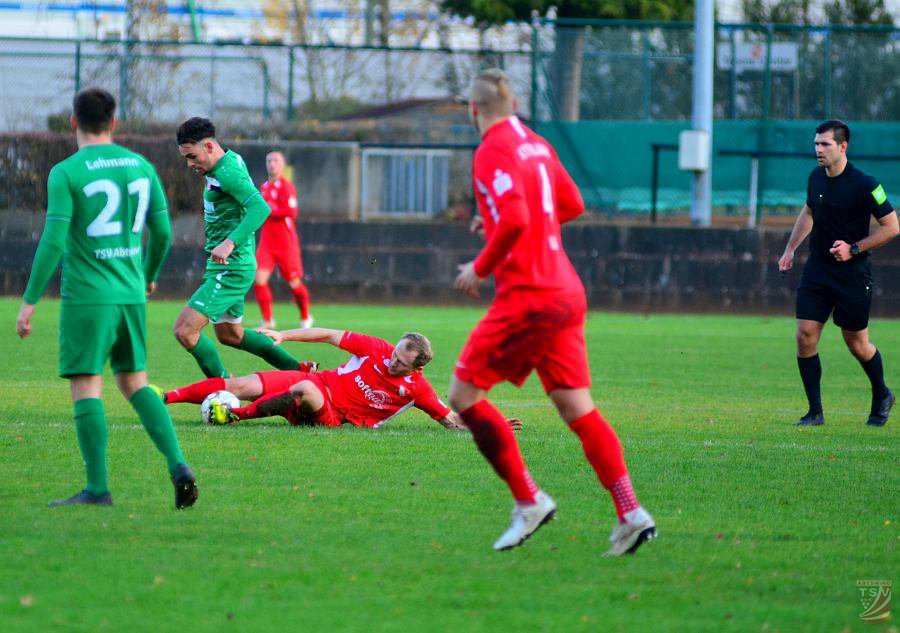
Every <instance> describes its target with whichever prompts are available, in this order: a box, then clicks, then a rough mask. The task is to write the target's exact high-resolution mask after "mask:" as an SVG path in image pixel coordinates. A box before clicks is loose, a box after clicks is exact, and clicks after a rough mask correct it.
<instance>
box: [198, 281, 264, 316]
mask: <svg viewBox="0 0 900 633" xmlns="http://www.w3.org/2000/svg"><path fill="white" fill-rule="evenodd" d="M255 278H256V270H207V271H206V272H205V273H204V274H203V284H201V286H200V287H199V288H197V292H195V293H194V294H193V296H192V297H191V298H190V299H188V306H189V307H191V308H193V309H194V310H196V311H197V312H199V313H200V314H202V315H203V316H205V317H206V318H207V319H209V320H210V321H212V322H213V323H240V322H241V320H243V318H244V298H245V297H246V296H247V292H248V291H249V290H250V287H251V286H252V285H253V280H254V279H255Z"/></svg>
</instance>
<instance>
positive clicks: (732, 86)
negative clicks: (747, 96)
mask: <svg viewBox="0 0 900 633" xmlns="http://www.w3.org/2000/svg"><path fill="white" fill-rule="evenodd" d="M735 33H737V30H736V29H731V70H730V71H729V73H728V79H729V82H728V88H729V101H728V118H729V119H736V118H737V42H735V37H736V36H735Z"/></svg>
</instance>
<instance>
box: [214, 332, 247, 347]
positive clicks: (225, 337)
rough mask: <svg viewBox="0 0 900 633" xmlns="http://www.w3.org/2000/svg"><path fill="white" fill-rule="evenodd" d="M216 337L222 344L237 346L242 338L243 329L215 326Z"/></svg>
mask: <svg viewBox="0 0 900 633" xmlns="http://www.w3.org/2000/svg"><path fill="white" fill-rule="evenodd" d="M216 338H217V339H218V340H219V342H220V343H221V344H222V345H227V346H228V347H238V346H239V345H240V344H241V341H242V340H243V339H244V333H243V331H240V332H235V331H234V330H232V329H231V328H227V329H226V328H218V327H217V328H216Z"/></svg>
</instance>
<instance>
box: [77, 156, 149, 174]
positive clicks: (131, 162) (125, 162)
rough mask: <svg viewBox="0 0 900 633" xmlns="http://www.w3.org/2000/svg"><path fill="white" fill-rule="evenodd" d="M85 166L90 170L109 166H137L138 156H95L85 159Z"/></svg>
mask: <svg viewBox="0 0 900 633" xmlns="http://www.w3.org/2000/svg"><path fill="white" fill-rule="evenodd" d="M84 166H85V167H87V168H88V169H89V170H90V171H94V170H95V169H106V168H108V167H137V166H138V160H137V158H95V159H94V160H86V161H84Z"/></svg>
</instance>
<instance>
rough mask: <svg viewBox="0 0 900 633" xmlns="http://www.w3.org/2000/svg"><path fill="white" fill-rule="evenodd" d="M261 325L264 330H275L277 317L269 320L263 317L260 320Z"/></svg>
mask: <svg viewBox="0 0 900 633" xmlns="http://www.w3.org/2000/svg"><path fill="white" fill-rule="evenodd" d="M259 327H261V328H262V329H264V330H274V329H275V319H271V320H269V321H266V320H265V319H263V320H262V321H260V322H259Z"/></svg>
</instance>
